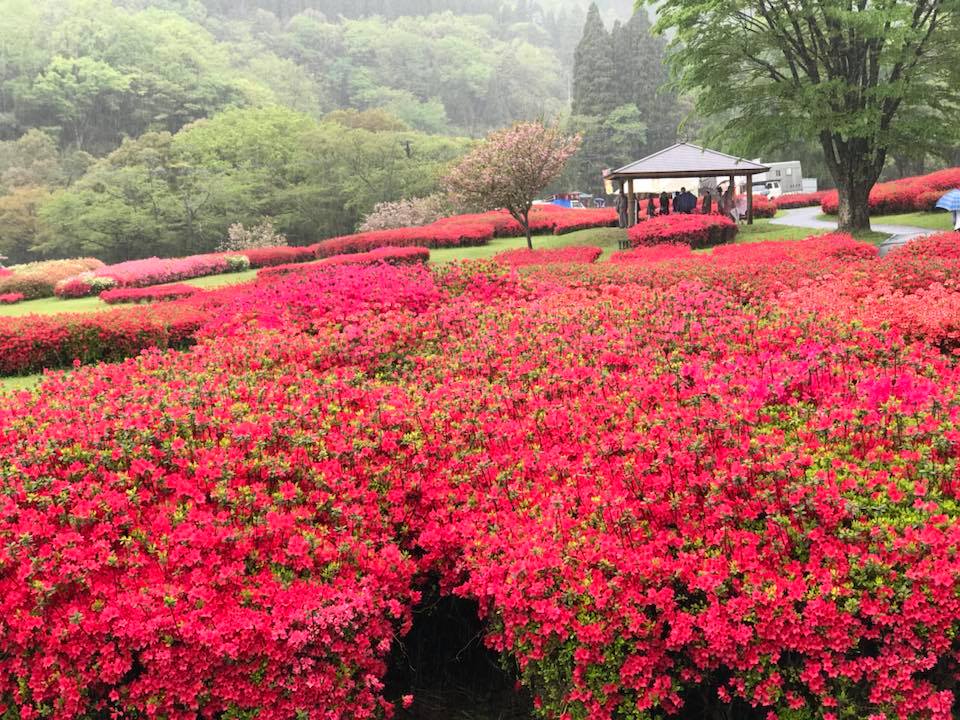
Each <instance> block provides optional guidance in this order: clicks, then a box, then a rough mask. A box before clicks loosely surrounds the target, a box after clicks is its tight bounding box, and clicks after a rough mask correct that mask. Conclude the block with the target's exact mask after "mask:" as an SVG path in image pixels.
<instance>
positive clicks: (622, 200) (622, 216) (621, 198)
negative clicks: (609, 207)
mask: <svg viewBox="0 0 960 720" xmlns="http://www.w3.org/2000/svg"><path fill="white" fill-rule="evenodd" d="M614 204H615V207H616V208H617V224H618V225H619V226H620V227H622V228H625V227H626V226H627V196H626V195H624V194H623V188H620V192H618V193H617V199H616V200H615V202H614Z"/></svg>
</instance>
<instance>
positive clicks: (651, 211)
mask: <svg viewBox="0 0 960 720" xmlns="http://www.w3.org/2000/svg"><path fill="white" fill-rule="evenodd" d="M656 214H657V206H656V203H654V202H653V193H648V194H647V217H648V218H652V217H653V216H654V215H656Z"/></svg>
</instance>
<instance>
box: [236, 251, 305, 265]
mask: <svg viewBox="0 0 960 720" xmlns="http://www.w3.org/2000/svg"><path fill="white" fill-rule="evenodd" d="M236 254H238V255H243V256H244V257H245V258H247V260H249V261H250V267H252V268H262V267H271V266H274V265H286V264H289V263H302V262H310V261H311V260H314V259H315V258H316V254H315V250H314V248H313V247H289V246H278V247H265V248H248V249H246V250H241V251H240V252H238V253H236Z"/></svg>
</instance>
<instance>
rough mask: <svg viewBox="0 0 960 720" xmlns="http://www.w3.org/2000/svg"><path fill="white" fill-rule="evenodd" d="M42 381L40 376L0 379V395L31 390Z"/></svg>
mask: <svg viewBox="0 0 960 720" xmlns="http://www.w3.org/2000/svg"><path fill="white" fill-rule="evenodd" d="M42 379H43V375H41V374H37V375H23V376H18V377H3V378H0V395H2V394H3V393H8V392H14V391H16V390H32V389H33V387H34V386H35V385H36V384H37V383H38V382H40V381H41V380H42Z"/></svg>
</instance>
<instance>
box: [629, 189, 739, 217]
mask: <svg viewBox="0 0 960 720" xmlns="http://www.w3.org/2000/svg"><path fill="white" fill-rule="evenodd" d="M646 199H647V217H654V216H655V215H669V214H670V213H671V211H672V212H674V213H680V214H684V215H689V214H691V213H694V212H696V211H697V197H696V196H695V195H694V194H693V193H692V192H690V191H689V190H687V189H686V188H680V192H675V193H673V195H672V196H671V195H670V193H668V192H662V193H660V196H659V198H657V195H656V194H654V193H647V198H646ZM658 199H659V202H657V200H658ZM636 202H637V207H636V217H637V218H639V217H640V210H641V206H640V205H641V202H642V200H641V198H640V196H637V201H636ZM628 203H629V201H628V199H627V196H626V195H624V193H623V191H622V190H621V191H620V193H618V194H617V198H616V209H617V216H618V217H619V219H620V227H626V226H627V224H628V223H627V211H628ZM714 205H716V209H717V213H719V214H720V215H728V216H730V217H731V218H732V219H733V221H734V222H737V223H739V222H740V220H741V218H743V217H744V216H745V215H746V212H747V208H746V196H744V195H739V196H738V195H737V194H736V192H735V190H734V187H733V185H732V184H731V183H728V184H727V189H726V190H723V187H722V183H721V184H720V185H717V187H716V189H715V190H713V189H711V188H706V189H705V190H704V191H703V195H702V199H701V201H700V212H701V213H702V214H704V215H709V214H710V213H711V212H713V208H714Z"/></svg>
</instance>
